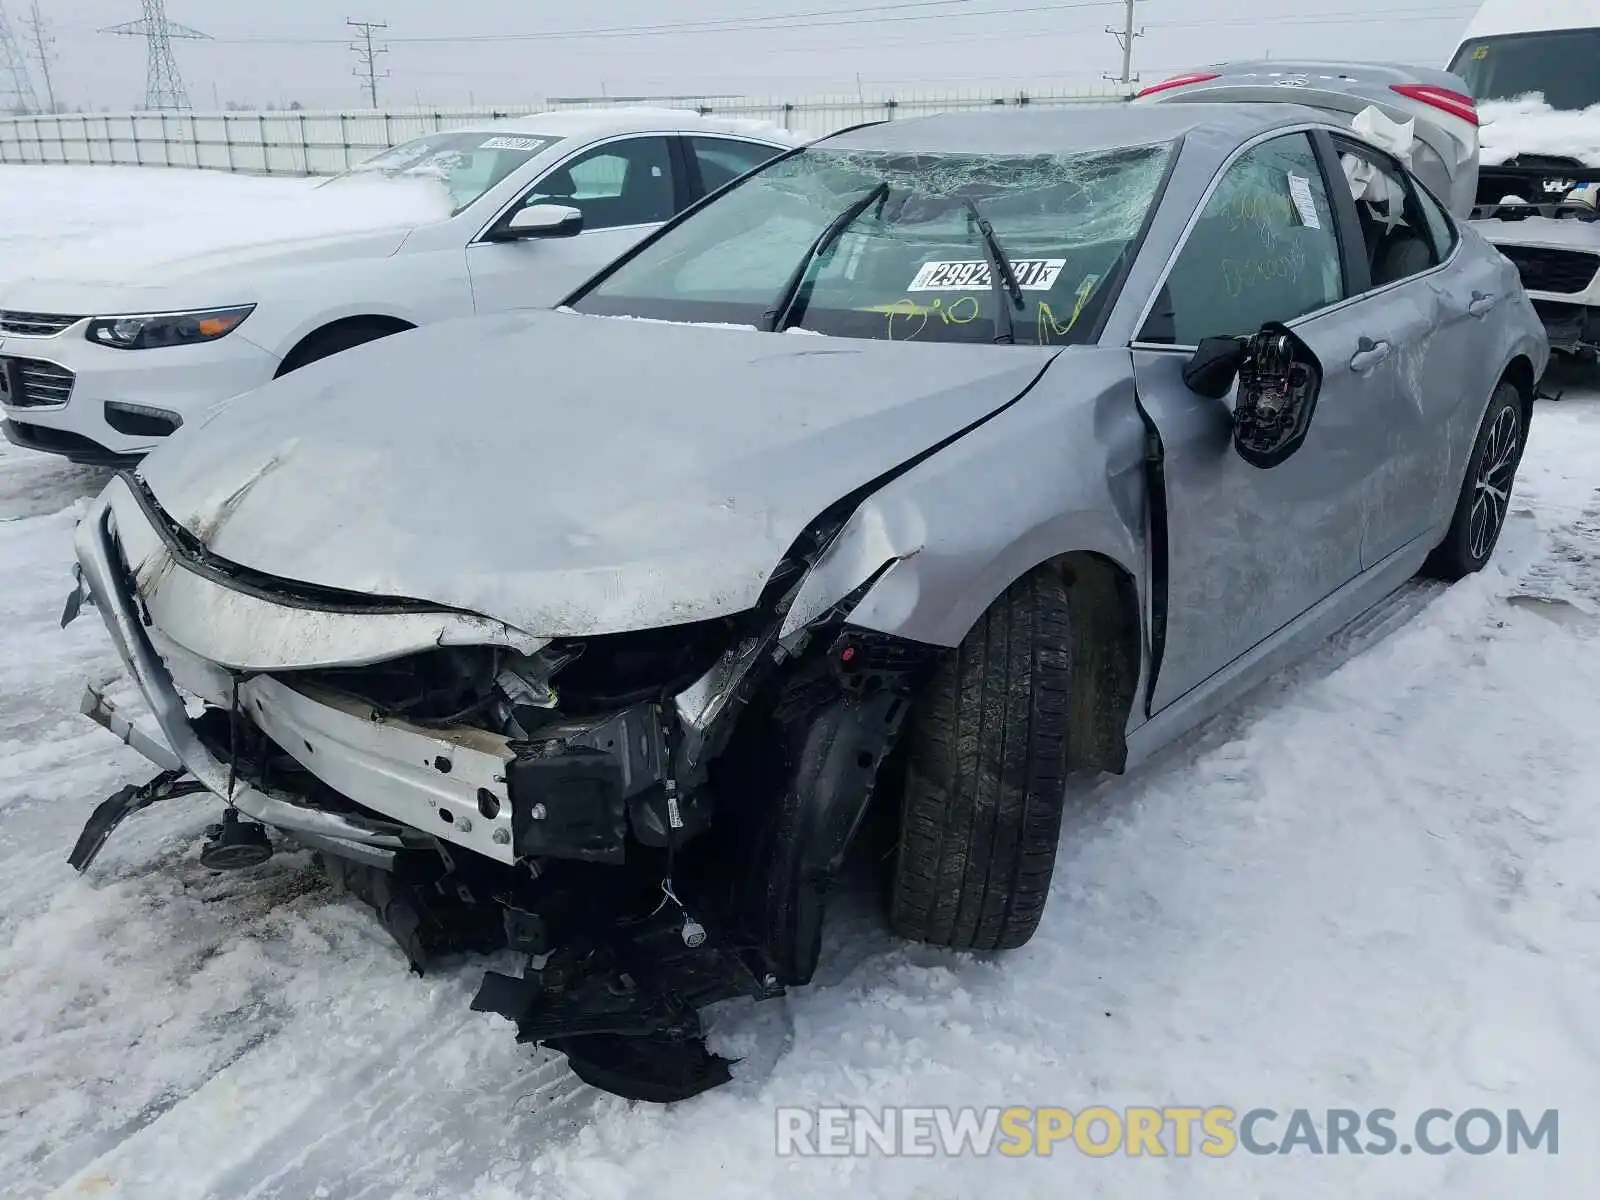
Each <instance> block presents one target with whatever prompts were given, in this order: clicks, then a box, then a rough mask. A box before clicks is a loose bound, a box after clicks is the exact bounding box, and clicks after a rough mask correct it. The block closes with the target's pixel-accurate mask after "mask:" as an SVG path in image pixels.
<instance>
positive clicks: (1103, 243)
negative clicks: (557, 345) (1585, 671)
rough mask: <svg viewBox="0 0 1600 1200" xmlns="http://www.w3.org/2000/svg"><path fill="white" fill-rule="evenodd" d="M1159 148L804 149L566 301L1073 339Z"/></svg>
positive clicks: (809, 325) (1153, 179) (1131, 230)
mask: <svg viewBox="0 0 1600 1200" xmlns="http://www.w3.org/2000/svg"><path fill="white" fill-rule="evenodd" d="M1171 153H1172V147H1171V146H1169V145H1165V144H1163V145H1156V146H1137V147H1119V148H1115V149H1109V150H1096V151H1092V152H1086V153H1077V154H1065V155H1040V154H1029V155H1020V154H1019V155H953V154H937V155H935V154H906V153H891V152H876V151H875V152H867V151H852V150H820V149H812V150H807V151H804V152H802V153H800V154H797V155H794V156H793V157H790V158H787V159H782V160H780V161H778V162H776V163H774V164H773V165H772V166H770V167H768V168H767V169H766V170H764V171H762V172H761V173H760V174H758V175H756V176H753V177H752V178H750V179H749V180H747V181H746V182H745V183H743V184H741V185H739V186H738V187H737V188H736V189H735V190H734V191H732V192H730V193H728V194H727V195H726V196H724V197H723V198H722V199H721V200H719V201H718V202H717V203H715V204H714V205H712V206H710V207H709V208H708V209H707V210H706V211H704V212H702V213H700V214H698V215H696V216H694V217H691V218H690V219H689V220H687V221H685V222H684V223H683V224H682V225H680V226H679V227H678V228H676V229H674V230H671V231H670V232H668V233H667V234H666V235H665V236H663V237H662V238H661V239H660V240H659V241H657V242H655V243H654V244H653V245H651V246H649V247H647V248H646V249H645V250H644V251H643V252H642V253H641V254H639V256H638V257H636V258H634V259H633V260H631V261H630V262H627V263H626V264H625V265H623V266H622V267H621V268H620V269H619V270H617V271H616V272H615V273H614V274H613V275H611V276H610V277H609V278H608V279H606V280H605V281H604V282H602V283H601V284H600V285H599V286H598V287H596V288H595V289H594V290H593V291H591V292H590V293H589V294H588V295H587V296H585V297H583V299H581V300H580V301H579V302H578V303H577V304H576V305H575V307H576V308H577V309H578V310H579V311H580V312H590V313H596V314H603V315H613V316H635V317H646V318H655V319H661V320H673V321H693V322H708V323H710V322H716V323H728V324H739V325H753V326H756V327H758V328H762V329H770V330H786V329H799V330H809V331H812V332H815V333H826V334H834V335H837V336H844V337H860V338H877V339H886V340H891V341H926V342H934V341H937V342H1016V343H1023V344H1036V345H1063V344H1068V343H1071V342H1076V341H1083V340H1086V339H1087V338H1088V337H1089V336H1090V331H1091V330H1092V328H1093V326H1094V324H1095V320H1096V318H1097V316H1098V315H1099V313H1100V312H1101V311H1103V309H1104V306H1105V305H1106V304H1107V303H1108V302H1109V299H1110V296H1111V293H1112V291H1113V289H1114V286H1115V282H1114V281H1115V279H1116V276H1117V274H1118V272H1119V270H1120V269H1121V267H1122V266H1123V265H1124V260H1125V258H1127V257H1131V254H1132V250H1133V248H1134V243H1135V241H1136V239H1137V238H1138V236H1139V231H1140V229H1141V228H1142V227H1143V225H1144V221H1145V217H1146V215H1147V214H1148V212H1149V211H1150V208H1151V205H1152V204H1153V203H1154V201H1155V197H1156V194H1157V192H1158V190H1159V188H1160V185H1161V180H1162V178H1163V176H1164V173H1165V171H1166V166H1167V162H1168V159H1169V157H1170V155H1171Z"/></svg>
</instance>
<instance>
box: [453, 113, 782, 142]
mask: <svg viewBox="0 0 1600 1200" xmlns="http://www.w3.org/2000/svg"><path fill="white" fill-rule="evenodd" d="M469 128H470V129H471V130H473V131H474V132H477V131H482V132H485V133H506V132H516V133H529V134H542V135H544V136H546V137H559V138H576V137H607V136H610V135H612V134H618V133H664V132H673V133H677V132H683V133H690V132H694V131H702V132H705V133H727V134H733V135H735V136H742V137H753V138H760V139H762V140H763V141H769V142H774V143H777V144H780V145H794V144H797V143H798V142H800V141H801V140H803V139H802V138H801V137H800V136H799V135H796V134H793V133H791V132H789V131H788V130H786V129H784V128H783V127H782V126H781V125H778V124H775V123H773V122H771V121H755V120H745V119H741V118H737V117H719V116H716V115H714V114H713V115H702V114H701V113H700V112H698V111H697V110H695V109H692V108H667V107H661V108H654V107H644V106H636V105H629V106H621V105H619V106H617V107H615V108H571V109H554V110H551V111H550V112H542V113H534V114H532V115H531V116H526V117H515V118H512V119H510V120H506V121H486V122H484V123H483V124H482V125H481V126H478V125H474V126H470V127H469Z"/></svg>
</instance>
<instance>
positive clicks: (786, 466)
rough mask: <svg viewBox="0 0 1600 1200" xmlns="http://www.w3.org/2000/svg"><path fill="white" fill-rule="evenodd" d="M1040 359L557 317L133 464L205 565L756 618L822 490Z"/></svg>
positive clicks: (938, 429) (866, 471) (187, 436)
mask: <svg viewBox="0 0 1600 1200" xmlns="http://www.w3.org/2000/svg"><path fill="white" fill-rule="evenodd" d="M1056 353H1058V351H1056V350H1052V349H1049V348H1035V347H1020V346H1018V347H1012V346H971V345H968V346H956V345H936V344H911V343H892V342H876V341H866V340H856V339H843V338H824V337H811V336H803V335H794V334H785V335H775V334H766V333H758V332H756V331H754V330H748V329H728V328H714V327H706V326H687V325H671V324H666V323H657V322H649V321H632V320H626V319H615V318H606V317H591V316H580V315H577V314H572V313H564V312H532V313H518V314H509V315H506V316H501V317H494V318H480V319H467V320H460V321H450V322H443V323H439V324H435V325H430V326H426V327H424V328H422V329H417V330H413V331H410V332H408V333H403V334H399V335H397V336H394V337H391V338H387V339H384V340H383V341H380V342H374V343H370V344H368V345H366V346H361V347H358V348H356V349H355V350H351V351H348V352H346V353H344V354H341V355H338V356H335V357H334V358H331V359H327V360H324V361H323V362H320V363H316V364H313V365H312V366H310V367H307V368H304V369H302V370H300V371H297V372H295V373H294V374H292V375H288V376H285V377H284V378H283V379H280V380H277V381H275V382H274V383H272V384H270V385H268V386H267V387H265V388H264V389H261V390H260V391H257V392H254V393H251V394H249V395H246V396H243V397H240V398H238V399H236V400H234V401H230V402H228V403H226V404H224V405H221V406H219V407H218V408H217V409H216V410H213V412H212V414H211V415H210V416H209V417H208V418H206V419H203V420H201V421H197V422H193V423H191V424H190V425H189V426H186V427H185V428H184V429H182V430H181V431H179V433H178V434H176V435H175V436H174V437H173V438H172V439H171V440H170V441H169V442H168V443H167V444H166V445H164V446H163V447H162V448H161V449H159V450H158V451H156V452H155V453H154V454H152V455H151V456H150V457H148V458H147V459H145V461H144V463H143V464H142V465H141V467H140V470H139V474H140V475H141V476H142V477H143V478H144V480H145V481H146V483H147V484H148V485H149V487H150V489H151V491H152V492H153V494H154V496H155V498H156V500H157V501H158V502H159V503H160V505H161V506H162V508H163V509H164V510H165V511H166V512H167V514H168V515H169V516H170V517H172V518H173V519H174V520H176V521H177V522H179V523H180V524H182V525H183V526H184V527H185V528H186V529H188V530H189V532H191V533H192V534H194V535H195V536H196V537H197V538H199V539H200V540H201V541H202V542H203V543H204V544H205V545H207V546H208V547H209V548H210V550H211V551H212V552H213V553H214V554H216V555H218V556H219V557H221V558H223V559H226V560H229V561H231V562H234V563H237V564H240V565H243V566H246V567H249V568H252V569H254V570H256V571H260V572H265V573H267V574H269V575H274V576H278V577H281V578H284V579H289V580H295V581H300V582H304V583H310V584H315V585H319V586H322V587H329V588H336V589H341V590H346V591H353V592H365V593H372V594H377V595H384V596H399V597H407V598H412V599H419V600H427V601H431V602H434V603H438V604H442V605H448V606H451V607H454V608H459V609H463V610H466V611H469V612H474V613H479V614H482V615H484V616H489V617H494V618H496V619H498V620H501V621H504V622H506V623H507V624H509V625H512V626H514V627H516V628H518V629H521V630H523V631H525V632H527V633H531V634H535V635H539V636H546V637H553V636H579V635H591V634H601V633H611V632H620V631H624V630H629V629H641V628H650V627H654V626H659V625H666V624H676V623H681V622H687V621H693V620H700V619H706V618H710V617H714V616H720V615H725V614H729V613H734V612H739V611H742V610H744V609H747V608H749V607H751V606H752V605H753V604H754V603H755V602H756V600H757V599H758V597H759V596H760V593H761V589H762V586H763V584H764V583H765V581H766V579H767V578H768V576H769V575H770V574H771V572H772V570H773V569H774V568H775V567H776V566H777V564H778V561H779V559H780V558H781V556H782V555H783V554H784V552H785V551H786V550H787V549H788V548H789V547H790V546H791V545H792V544H793V542H794V540H795V539H796V538H797V537H798V536H799V534H800V533H801V532H802V531H803V530H804V528H805V527H806V526H807V525H808V524H809V523H810V522H811V521H812V520H813V519H814V518H815V517H816V516H817V515H818V514H819V513H820V512H822V510H824V509H825V508H827V507H828V506H829V505H830V504H832V503H833V502H834V501H836V500H838V499H840V498H841V497H843V496H845V495H846V494H848V493H849V492H851V491H853V490H854V489H856V488H858V487H860V486H861V485H862V484H864V483H867V482H869V481H871V480H872V479H874V478H876V477H877V476H879V475H881V474H882V473H884V472H885V471H888V470H891V469H893V468H894V467H896V466H899V465H900V464H902V463H904V462H905V461H906V460H907V459H909V458H912V457H914V456H915V455H916V454H918V453H919V452H921V451H923V450H926V449H928V448H929V447H931V446H933V445H935V444H936V443H938V442H940V441H941V440H943V439H945V438H947V437H949V436H951V435H952V434H955V433H957V432H959V431H960V430H962V429H963V428H965V427H966V426H968V425H970V424H972V423H973V422H975V421H978V420H981V419H982V418H983V417H985V416H987V415H989V414H991V413H992V412H994V411H995V410H996V409H998V408H1000V407H1002V406H1003V405H1005V404H1006V403H1008V402H1009V401H1011V400H1012V399H1014V398H1015V397H1016V396H1018V395H1019V394H1020V393H1022V392H1023V391H1024V390H1026V388H1027V387H1028V386H1029V384H1030V383H1031V382H1032V381H1033V380H1034V379H1035V378H1036V377H1037V376H1038V375H1039V373H1040V372H1041V371H1042V370H1043V369H1044V367H1045V365H1046V364H1047V363H1048V362H1049V361H1050V359H1051V358H1052V357H1053V356H1054V355H1055V354H1056Z"/></svg>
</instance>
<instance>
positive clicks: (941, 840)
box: [889, 569, 1073, 950]
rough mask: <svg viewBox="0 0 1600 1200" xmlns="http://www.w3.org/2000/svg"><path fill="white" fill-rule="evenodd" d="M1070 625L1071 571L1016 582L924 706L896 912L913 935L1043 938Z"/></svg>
mask: <svg viewBox="0 0 1600 1200" xmlns="http://www.w3.org/2000/svg"><path fill="white" fill-rule="evenodd" d="M1072 675H1073V662H1072V623H1071V615H1070V612H1069V610H1068V604H1067V588H1066V584H1065V582H1064V581H1063V580H1062V578H1061V577H1060V575H1059V574H1057V573H1056V572H1054V571H1052V570H1048V569H1040V570H1037V571H1035V572H1033V573H1032V574H1030V575H1028V576H1026V577H1024V578H1023V579H1021V580H1019V581H1018V582H1017V583H1014V584H1012V586H1011V588H1010V589H1009V590H1008V591H1007V592H1006V593H1005V595H1003V596H1001V597H1000V598H999V599H998V600H996V601H995V602H994V604H992V605H991V606H990V607H989V610H988V611H987V612H986V613H985V614H984V616H983V619H982V620H981V621H979V622H978V624H977V625H976V626H975V627H974V628H973V630H972V632H971V633H969V634H968V635H967V637H966V640H965V641H963V642H962V643H961V646H960V647H959V649H958V650H957V651H956V653H955V654H953V655H951V656H950V658H949V659H948V660H947V661H946V662H945V663H943V664H942V665H941V666H940V667H939V669H938V671H937V672H936V673H935V675H934V676H933V678H932V679H931V680H930V681H929V683H928V686H927V688H926V689H925V691H924V693H923V695H922V696H921V697H919V699H918V703H917V707H916V709H915V711H914V712H913V714H912V718H911V721H912V724H911V728H910V729H909V730H908V733H907V738H908V745H907V747H906V751H907V753H906V776H905V790H904V793H903V800H902V804H901V811H900V828H899V837H898V841H897V844H896V847H895V857H894V868H893V877H892V879H891V882H890V898H889V923H890V925H891V927H892V928H893V929H894V931H895V932H896V933H898V934H899V935H901V936H902V937H906V938H911V939H913V940H915V941H919V942H926V943H929V944H931V945H935V946H949V947H953V948H955V949H961V950H1008V949H1013V948H1015V947H1017V946H1021V945H1023V944H1024V943H1025V942H1027V940H1028V939H1029V938H1031V937H1032V936H1033V933H1034V930H1035V929H1037V928H1038V926H1039V919H1040V918H1041V917H1042V916H1043V915H1044V906H1045V901H1046V899H1047V898H1048V896H1049V892H1050V877H1051V875H1052V873H1053V872H1054V870H1055V861H1056V843H1057V841H1058V840H1059V838H1060V835H1061V814H1062V808H1063V806H1064V804H1065V800H1066V783H1067V765H1068V737H1067V735H1068V728H1069V723H1070V714H1071V709H1072Z"/></svg>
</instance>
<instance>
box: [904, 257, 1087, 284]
mask: <svg viewBox="0 0 1600 1200" xmlns="http://www.w3.org/2000/svg"><path fill="white" fill-rule="evenodd" d="M1066 265H1067V260H1066V259H1064V258H1019V259H1017V260H1016V261H1015V262H1013V263H1012V264H1011V269H1012V270H1013V271H1014V272H1016V276H1017V282H1018V283H1019V284H1021V285H1022V287H1023V289H1024V290H1025V291H1030V292H1048V291H1049V290H1050V289H1051V288H1053V287H1054V286H1055V284H1056V276H1057V275H1059V274H1061V268H1062V267H1064V266H1066ZM993 286H994V285H993V284H992V283H990V282H989V264H988V263H986V262H983V261H982V260H977V261H965V262H926V263H923V264H922V266H921V267H920V268H919V269H918V271H917V273H916V275H915V277H913V278H912V280H911V282H910V283H909V284H908V285H907V286H906V291H908V292H978V291H985V290H987V289H988V288H991V287H993Z"/></svg>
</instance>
